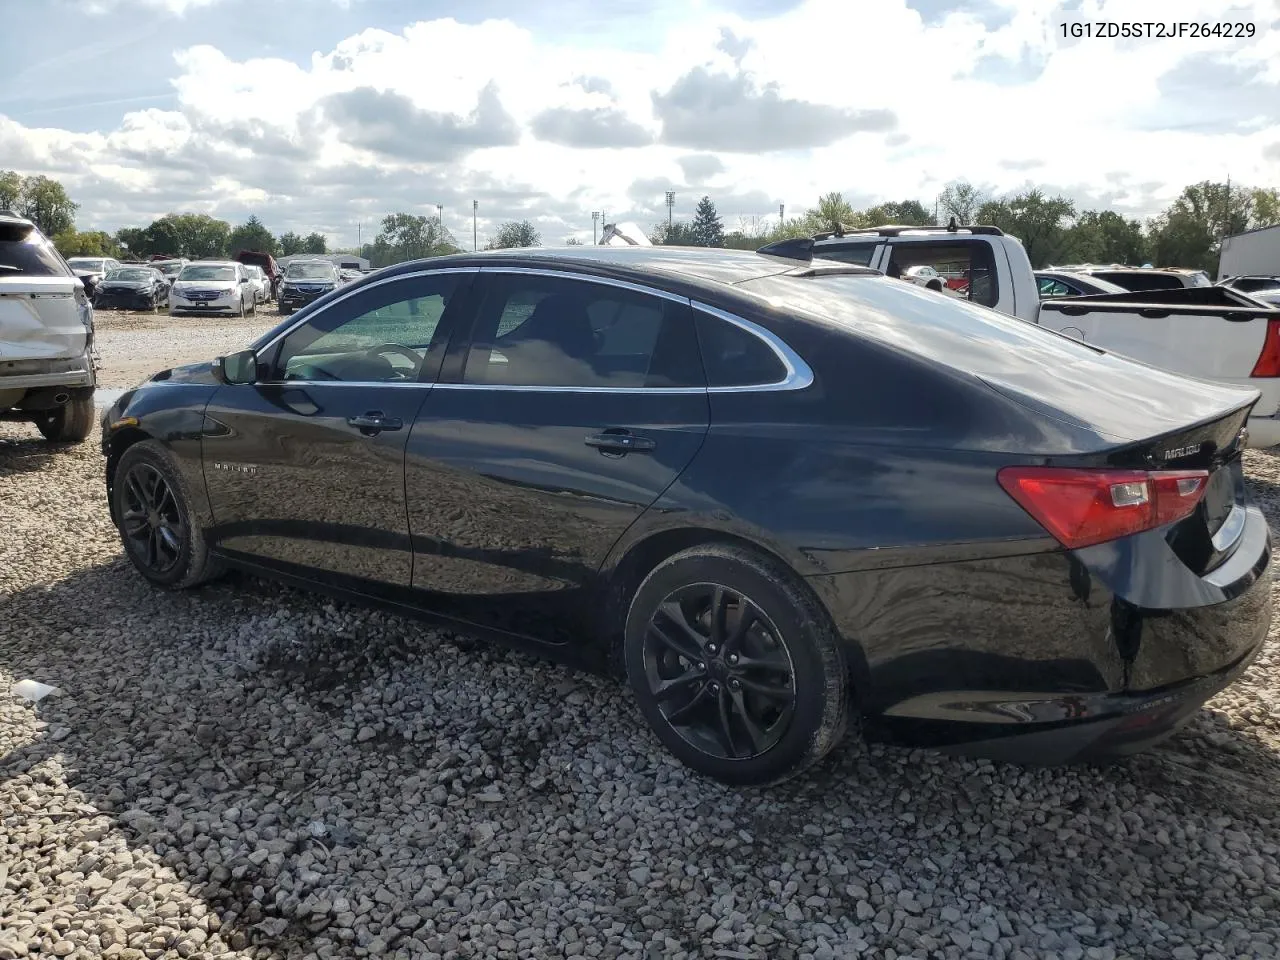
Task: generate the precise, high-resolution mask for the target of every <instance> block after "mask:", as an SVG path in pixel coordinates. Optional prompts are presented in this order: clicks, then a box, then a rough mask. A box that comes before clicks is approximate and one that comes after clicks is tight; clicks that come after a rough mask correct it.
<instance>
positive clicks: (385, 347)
mask: <svg viewBox="0 0 1280 960" xmlns="http://www.w3.org/2000/svg"><path fill="white" fill-rule="evenodd" d="M365 353H366V354H368V355H369V357H370V358H373V357H381V356H382V355H383V354H384V353H397V354H399V355H400V356H402V357H405V358H406V359H407V360H408V361H409V363H410V365H411V373H410V375H409V376H408V377H406V378H405V379H406V380H416V379H418V370H419V368H421V366H422V357H421V356H419V355H418V352H417V351H416V350H411V349H410V348H409V347H406V346H402V345H401V344H398V343H382V344H379V345H378V346H376V347H370V348H369V349H368V350H366V351H365ZM391 366H392V367H395V364H394V363H393V364H391ZM396 372H397V373H399V371H398V370H397V371H396Z"/></svg>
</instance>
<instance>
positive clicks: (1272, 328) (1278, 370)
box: [1249, 319, 1280, 377]
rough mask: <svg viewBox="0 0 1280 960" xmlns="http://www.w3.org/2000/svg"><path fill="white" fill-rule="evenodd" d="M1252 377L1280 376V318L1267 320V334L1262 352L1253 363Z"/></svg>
mask: <svg viewBox="0 0 1280 960" xmlns="http://www.w3.org/2000/svg"><path fill="white" fill-rule="evenodd" d="M1249 376H1251V377H1280V319H1277V320H1268V321H1267V336H1266V338H1265V339H1264V340H1263V341H1262V352H1261V353H1259V354H1258V362H1257V363H1255V364H1254V365H1253V372H1252V373H1251V374H1249Z"/></svg>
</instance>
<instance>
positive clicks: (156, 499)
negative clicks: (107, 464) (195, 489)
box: [111, 440, 221, 590]
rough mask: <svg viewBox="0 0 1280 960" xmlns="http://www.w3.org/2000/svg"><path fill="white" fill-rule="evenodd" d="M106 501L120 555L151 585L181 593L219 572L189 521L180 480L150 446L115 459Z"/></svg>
mask: <svg viewBox="0 0 1280 960" xmlns="http://www.w3.org/2000/svg"><path fill="white" fill-rule="evenodd" d="M111 498H112V505H113V507H114V513H115V518H116V523H117V524H118V526H119V529H120V540H121V542H122V544H123V545H124V552H125V554H126V555H127V556H128V557H129V560H130V562H132V563H133V565H134V567H135V568H136V569H137V570H138V572H139V573H141V574H142V575H143V576H144V577H146V578H147V579H148V580H149V581H151V582H152V583H153V584H155V585H156V586H158V587H164V588H165V589H168V590H181V589H185V588H187V587H194V586H197V585H199V584H201V583H204V582H205V581H207V580H211V579H213V578H214V577H216V576H217V575H218V574H219V573H220V572H221V568H220V567H219V565H218V563H217V562H216V560H215V559H214V558H213V557H212V556H211V555H210V554H209V548H208V545H207V544H206V543H205V539H204V532H203V531H202V530H201V529H200V527H199V525H198V524H197V523H196V522H195V518H194V517H193V515H192V512H191V497H190V495H189V492H188V489H187V483H186V479H185V478H184V477H183V475H182V473H181V472H180V471H179V470H178V469H177V467H175V466H174V465H173V463H172V461H171V460H170V458H169V455H168V453H167V452H166V451H165V449H164V447H163V446H161V445H160V444H159V443H157V442H156V441H155V440H144V441H142V442H141V443H136V444H134V445H133V446H131V447H130V448H129V449H128V450H126V451H125V452H124V454H123V455H122V456H121V457H120V462H119V463H118V464H117V465H116V472H115V477H114V478H113V480H112V485H111Z"/></svg>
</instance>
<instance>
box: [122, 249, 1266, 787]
mask: <svg viewBox="0 0 1280 960" xmlns="http://www.w3.org/2000/svg"><path fill="white" fill-rule="evenodd" d="M1029 276H1030V275H1029V273H1028V278H1029ZM851 370H853V371H857V372H858V375H857V376H850V375H849V372H850V371H851ZM1257 396H1258V393H1257V391H1256V390H1251V389H1247V388H1242V387H1234V386H1227V385H1221V384H1214V383H1208V382H1205V381H1201V380H1190V379H1185V378H1183V377H1180V376H1177V375H1176V374H1172V373H1168V372H1165V371H1162V370H1158V369H1156V368H1154V367H1150V366H1147V365H1144V364H1137V363H1133V362H1131V361H1128V360H1125V359H1123V358H1121V357H1117V356H1114V355H1111V354H1109V353H1107V352H1106V351H1104V350H1100V349H1096V348H1093V347H1089V346H1086V345H1084V344H1080V343H1078V342H1075V341H1073V340H1071V339H1070V338H1068V337H1063V336H1060V335H1058V334H1056V333H1053V332H1051V331H1047V330H1042V329H1038V328H1037V327H1035V326H1034V325H1032V324H1029V323H1025V322H1023V321H1021V320H1018V319H1016V318H1013V317H1007V316H1004V315H1002V314H1000V313H997V312H996V311H994V310H986V309H980V308H977V307H974V306H972V305H970V304H967V303H965V302H963V301H960V300H957V299H952V298H950V297H947V296H945V295H944V296H938V295H936V294H934V293H931V292H929V291H926V290H921V289H917V288H914V287H912V286H910V285H908V284H904V283H901V282H898V281H894V280H889V279H886V278H885V277H883V276H881V275H879V274H878V273H877V272H876V271H874V270H869V269H865V268H859V267H850V266H847V265H843V264H838V263H831V262H823V261H816V260H815V261H813V262H811V263H790V264H788V263H787V262H786V261H784V260H781V259H780V258H778V257H773V256H761V255H758V254H755V253H750V252H745V251H726V250H690V249H678V248H670V247H662V246H649V247H631V246H628V247H603V246H582V247H578V248H573V247H567V248H563V249H561V250H554V251H551V250H541V251H540V250H526V251H501V252H498V251H495V252H492V253H481V254H463V255H457V256H452V257H441V258H436V259H431V260H420V261H416V262H412V263H405V264H400V265H398V266H395V267H390V268H387V269H385V270H382V271H380V272H379V273H378V274H376V275H374V276H372V277H368V278H365V279H364V280H361V281H359V282H357V283H353V284H351V285H349V286H345V287H341V288H339V289H336V290H334V291H332V292H331V293H329V294H328V295H326V296H325V297H323V298H321V299H320V300H318V301H316V302H315V303H314V304H313V305H311V306H310V307H308V308H307V309H306V310H305V311H303V312H302V314H300V315H299V316H297V317H295V318H291V319H288V320H285V321H282V322H281V323H280V324H279V325H277V326H276V328H275V329H274V330H272V331H270V332H269V333H267V334H265V335H264V336H262V337H260V338H259V339H258V340H257V341H255V342H254V343H253V344H252V345H251V347H250V348H249V349H247V350H244V351H241V352H239V353H236V354H232V355H229V356H224V357H221V358H218V359H215V360H213V361H212V362H210V363H200V364H192V365H189V366H184V367H179V368H175V369H171V370H166V371H163V372H161V373H159V374H157V375H155V376H154V377H152V378H151V380H150V381H148V382H147V383H145V384H142V385H140V386H139V387H138V388H136V389H134V390H131V391H128V392H127V393H125V394H124V395H123V396H122V397H121V398H120V399H119V400H118V401H117V402H116V403H114V404H113V405H112V407H111V408H110V409H109V410H107V411H106V413H105V416H104V419H103V453H104V454H105V457H106V471H105V474H106V481H107V496H108V502H109V504H110V511H111V516H112V519H113V520H114V522H115V523H116V524H117V526H118V527H119V529H120V532H121V538H122V541H123V543H124V549H125V552H126V554H127V556H128V557H129V558H130V560H131V562H132V563H133V565H134V566H135V567H136V569H137V570H138V572H139V573H140V574H141V575H142V576H143V577H145V578H146V579H147V580H149V581H150V582H151V583H153V584H154V585H156V586H158V587H164V588H181V587H189V586H194V585H195V584H197V583H200V582H202V581H205V580H208V579H209V578H211V577H213V576H215V575H216V574H217V573H218V572H219V571H220V570H221V569H223V568H225V567H228V566H234V567H238V568H241V569H244V570H248V571H253V572H256V573H260V574H264V575H267V576H279V577H284V578H288V579H290V580H292V581H293V582H296V583H301V584H308V585H311V586H313V587H316V588H319V589H324V590H329V591H332V592H335V593H336V594H338V595H340V596H344V597H347V598H349V599H359V600H362V601H367V602H375V603H384V604H387V605H390V606H391V607H392V608H394V609H396V610H397V611H400V612H404V613H414V614H419V615H422V616H432V617H436V618H443V619H444V620H445V621H446V622H452V623H455V624H456V623H462V624H465V625H467V627H468V628H469V629H474V630H479V631H487V632H488V633H489V634H490V635H492V636H496V637H501V638H505V639H507V640H512V641H515V642H520V643H526V644H529V645H532V646H533V647H535V648H537V649H540V650H544V651H546V652H548V653H551V654H553V655H560V656H563V657H565V658H566V659H570V660H574V661H577V662H585V663H588V664H592V665H595V666H597V667H606V666H609V665H613V666H615V667H616V668H617V669H618V670H619V671H620V672H622V673H624V674H625V676H626V677H628V678H629V681H630V683H631V686H632V688H633V689H634V691H635V694H636V697H637V700H638V703H639V707H640V712H641V714H642V715H643V717H644V718H645V720H646V721H647V722H648V723H649V724H650V726H651V727H652V728H653V731H654V733H655V735H656V736H657V737H658V739H659V740H661V742H662V743H663V744H665V745H666V746H667V748H668V749H669V750H670V751H671V752H672V753H674V754H675V755H676V756H677V757H679V758H680V759H681V760H682V761H683V762H685V763H686V764H688V765H689V766H690V767H692V768H694V769H695V770H698V771H700V772H701V773H703V774H706V775H709V776H712V777H717V778H719V779H721V780H724V781H726V782H729V783H770V782H773V781H776V780H778V779H781V778H785V777H787V776H790V775H792V774H794V773H796V772H798V771H799V770H801V769H803V768H804V767H806V766H807V765H809V764H810V763H812V762H814V761H816V760H817V759H819V758H820V757H822V756H823V755H824V754H825V753H827V752H828V751H829V750H830V749H831V748H832V747H833V746H834V745H835V744H836V743H837V742H838V741H839V740H840V738H841V736H842V733H843V731H844V730H845V727H846V721H847V718H848V715H849V714H848V711H849V710H850V708H851V706H852V708H853V709H855V710H856V711H857V712H858V713H859V714H861V715H863V716H865V717H867V718H869V719H874V720H875V721H876V727H877V728H881V727H887V728H889V729H891V730H892V731H893V732H894V734H895V735H897V736H902V737H907V738H912V739H916V740H917V741H918V742H924V743H934V744H938V743H946V744H949V745H952V746H956V745H960V744H965V745H967V746H968V748H969V749H970V750H972V751H974V752H978V753H983V754H986V755H993V756H999V757H1004V758H1014V757H1019V756H1021V757H1032V758H1034V759H1036V760H1037V761H1055V760H1067V759H1072V758H1077V757H1092V756H1101V755H1105V754H1112V753H1118V752H1126V751H1129V750H1133V749H1136V748H1138V747H1140V746H1143V745H1146V744H1148V743H1150V742H1153V741H1155V740H1158V739H1160V738H1161V737H1163V736H1165V735H1167V734H1168V733H1169V731H1170V730H1172V729H1174V728H1176V727H1177V726H1178V725H1179V724H1180V723H1181V722H1183V721H1184V720H1185V719H1186V718H1187V717H1188V716H1190V715H1191V714H1193V713H1194V712H1195V711H1196V710H1197V709H1198V707H1199V705H1200V704H1201V703H1203V702H1204V700H1205V699H1206V698H1208V697H1209V696H1211V695H1213V694H1214V693H1215V692H1216V691H1217V690H1219V689H1221V688H1222V687H1223V686H1224V685H1226V684H1227V683H1229V682H1230V681H1231V680H1232V679H1233V678H1234V677H1236V676H1237V675H1239V673H1240V672H1241V671H1243V670H1244V669H1245V668H1246V667H1247V666H1248V664H1249V663H1250V661H1251V660H1252V658H1253V657H1254V656H1255V655H1256V653H1257V652H1258V650H1259V649H1260V648H1261V645H1262V644H1263V642H1264V640H1265V638H1266V635H1267V630H1268V625H1269V622H1270V618H1271V584H1270V572H1269V560H1270V548H1269V545H1268V543H1269V541H1268V534H1269V531H1268V529H1267V524H1266V521H1265V520H1264V518H1263V515H1262V513H1261V512H1260V511H1259V510H1258V509H1257V508H1256V507H1254V506H1252V505H1251V504H1250V503H1249V493H1248V490H1247V488H1246V486H1245V481H1244V475H1243V470H1242V467H1241V449H1242V437H1243V431H1242V428H1243V427H1244V424H1245V420H1246V418H1247V416H1248V412H1249V408H1250V406H1251V404H1252V403H1253V402H1254V401H1255V400H1256V399H1257ZM197 438H198V442H197Z"/></svg>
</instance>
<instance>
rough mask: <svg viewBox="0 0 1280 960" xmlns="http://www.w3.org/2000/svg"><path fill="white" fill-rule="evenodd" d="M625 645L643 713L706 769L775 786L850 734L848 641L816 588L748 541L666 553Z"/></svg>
mask: <svg viewBox="0 0 1280 960" xmlns="http://www.w3.org/2000/svg"><path fill="white" fill-rule="evenodd" d="M622 643H623V647H622V654H623V660H624V663H625V666H626V672H627V679H628V682H629V684H630V686H631V689H632V691H633V692H634V693H635V695H636V702H637V704H638V706H639V707H640V711H641V713H642V714H644V718H645V720H646V721H647V722H648V724H649V726H650V727H651V728H652V730H653V732H654V734H655V735H656V736H657V737H658V739H659V740H661V741H662V743H663V745H664V746H665V747H666V748H667V749H668V750H670V751H671V753H672V754H674V755H675V756H676V758H677V759H679V760H680V761H681V762H682V763H684V764H685V765H686V766H688V767H690V768H691V769H693V770H695V771H697V772H698V773H701V774H703V775H705V776H708V777H713V778H715V779H717V780H720V781H721V782H723V783H728V784H734V785H739V786H745V785H764V784H770V783H777V782H779V781H782V780H786V779H788V778H790V777H793V776H795V775H796V774H798V773H800V772H801V771H803V770H805V769H806V768H807V767H809V766H811V765H812V764H814V763H816V762H817V761H819V760H821V759H822V758H823V757H824V756H826V755H827V753H829V752H830V751H831V749H832V748H833V747H834V746H835V745H836V744H837V743H839V742H840V740H841V739H842V738H843V736H844V734H845V730H846V728H847V726H848V722H849V716H850V706H851V703H850V701H851V697H850V695H849V675H848V670H847V668H846V666H845V652H844V641H843V640H842V639H841V637H840V635H839V634H838V633H837V632H836V629H835V627H834V625H833V624H832V621H831V617H830V614H829V613H828V612H827V610H826V608H825V607H824V606H823V605H822V604H821V602H820V601H819V600H818V599H817V596H816V595H815V594H814V593H813V591H812V590H811V589H810V588H809V586H808V585H807V584H806V583H805V582H804V581H803V580H802V579H801V578H800V577H798V576H797V575H796V574H795V573H794V571H792V570H791V569H790V568H789V567H787V566H786V565H785V564H783V563H782V562H781V561H779V560H777V559H775V558H773V557H770V556H768V555H766V554H763V553H760V552H758V551H756V550H754V549H752V548H750V547H747V546H745V545H739V544H730V543H707V544H703V545H700V546H696V547H690V548H689V549H687V550H683V551H681V552H680V553H677V554H675V555H674V556H672V557H669V558H667V559H666V560H664V561H662V562H661V563H660V564H658V565H657V566H656V567H655V568H654V569H653V570H652V571H650V573H649V574H648V576H646V577H645V578H644V582H643V583H641V584H640V587H639V589H637V590H636V592H635V594H634V596H633V597H632V600H631V605H630V609H629V610H628V613H627V620H626V626H625V630H624V633H623V639H622Z"/></svg>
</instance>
